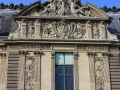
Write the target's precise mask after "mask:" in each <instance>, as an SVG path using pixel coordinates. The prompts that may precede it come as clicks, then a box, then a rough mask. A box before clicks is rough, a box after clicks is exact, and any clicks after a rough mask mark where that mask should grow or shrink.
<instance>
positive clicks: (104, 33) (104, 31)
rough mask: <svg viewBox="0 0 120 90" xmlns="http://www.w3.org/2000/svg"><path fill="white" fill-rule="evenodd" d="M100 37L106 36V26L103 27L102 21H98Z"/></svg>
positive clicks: (104, 37)
mask: <svg viewBox="0 0 120 90" xmlns="http://www.w3.org/2000/svg"><path fill="white" fill-rule="evenodd" d="M100 38H101V39H106V38H107V33H106V27H105V24H104V21H102V22H101V23H100Z"/></svg>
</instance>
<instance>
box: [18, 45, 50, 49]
mask: <svg viewBox="0 0 120 90" xmlns="http://www.w3.org/2000/svg"><path fill="white" fill-rule="evenodd" d="M19 48H39V49H42V50H51V45H40V44H21V45H19Z"/></svg>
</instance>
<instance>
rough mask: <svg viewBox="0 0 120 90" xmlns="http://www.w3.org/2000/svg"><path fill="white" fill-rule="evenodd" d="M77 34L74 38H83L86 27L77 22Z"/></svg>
mask: <svg viewBox="0 0 120 90" xmlns="http://www.w3.org/2000/svg"><path fill="white" fill-rule="evenodd" d="M76 32H77V36H76V38H83V37H84V36H85V32H86V28H85V25H84V24H80V23H79V24H77V30H76Z"/></svg>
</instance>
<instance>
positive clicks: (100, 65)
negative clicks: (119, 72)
mask: <svg viewBox="0 0 120 90" xmlns="http://www.w3.org/2000/svg"><path fill="white" fill-rule="evenodd" d="M88 56H89V65H90V66H89V67H90V76H91V77H90V82H91V90H106V89H109V90H110V76H109V62H108V56H109V53H108V52H102V53H100V52H88Z"/></svg>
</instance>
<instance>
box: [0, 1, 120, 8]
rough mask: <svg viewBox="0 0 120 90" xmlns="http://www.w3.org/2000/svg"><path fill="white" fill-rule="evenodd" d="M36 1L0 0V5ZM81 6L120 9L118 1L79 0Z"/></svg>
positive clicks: (26, 3) (25, 3) (27, 3)
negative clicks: (88, 5)
mask: <svg viewBox="0 0 120 90" xmlns="http://www.w3.org/2000/svg"><path fill="white" fill-rule="evenodd" d="M36 1H38V0H0V3H2V2H3V3H4V4H10V3H13V4H20V3H23V4H24V5H29V4H31V3H33V2H36ZM41 2H42V3H44V2H45V0H41ZM81 2H82V4H84V5H85V4H86V2H89V3H91V4H94V5H96V6H98V7H103V6H107V7H110V8H111V7H113V6H116V7H117V8H120V0H81Z"/></svg>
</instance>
